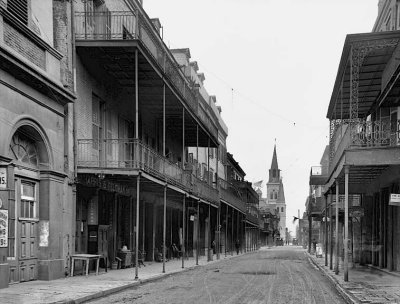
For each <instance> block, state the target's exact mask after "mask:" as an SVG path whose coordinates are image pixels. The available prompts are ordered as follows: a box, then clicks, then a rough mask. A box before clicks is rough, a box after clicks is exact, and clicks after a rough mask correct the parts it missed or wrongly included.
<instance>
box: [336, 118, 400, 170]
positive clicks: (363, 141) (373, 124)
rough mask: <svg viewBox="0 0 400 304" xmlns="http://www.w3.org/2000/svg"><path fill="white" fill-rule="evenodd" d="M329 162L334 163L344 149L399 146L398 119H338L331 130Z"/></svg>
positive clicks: (399, 131) (399, 122) (399, 129)
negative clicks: (353, 120)
mask: <svg viewBox="0 0 400 304" xmlns="http://www.w3.org/2000/svg"><path fill="white" fill-rule="evenodd" d="M330 137H331V141H330V145H329V146H330V147H329V148H330V163H331V164H332V163H336V162H337V160H338V159H339V158H340V155H342V154H343V152H344V150H345V149H353V148H377V147H382V148H385V147H396V146H400V120H396V121H394V122H391V121H389V120H382V121H358V122H351V121H349V120H343V121H339V122H337V123H336V124H335V127H334V128H333V130H332V134H331V136H330Z"/></svg>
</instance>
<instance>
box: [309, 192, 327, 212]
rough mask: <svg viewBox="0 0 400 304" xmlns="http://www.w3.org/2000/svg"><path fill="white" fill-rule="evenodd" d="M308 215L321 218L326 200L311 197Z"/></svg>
mask: <svg viewBox="0 0 400 304" xmlns="http://www.w3.org/2000/svg"><path fill="white" fill-rule="evenodd" d="M306 208H307V213H308V214H310V215H311V216H312V217H320V216H321V215H322V212H323V211H324V210H325V206H324V200H323V199H322V197H314V196H310V197H309V198H308V201H307V206H306Z"/></svg>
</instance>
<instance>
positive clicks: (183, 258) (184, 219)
mask: <svg viewBox="0 0 400 304" xmlns="http://www.w3.org/2000/svg"><path fill="white" fill-rule="evenodd" d="M185 229H186V195H185V194H184V195H183V212H182V247H181V254H182V268H184V267H185V249H186V248H185V236H186V235H185V231H186V230H185Z"/></svg>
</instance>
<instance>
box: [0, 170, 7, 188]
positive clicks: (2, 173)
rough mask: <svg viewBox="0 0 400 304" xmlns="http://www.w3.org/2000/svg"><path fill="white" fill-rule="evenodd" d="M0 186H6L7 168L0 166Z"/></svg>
mask: <svg viewBox="0 0 400 304" xmlns="http://www.w3.org/2000/svg"><path fill="white" fill-rule="evenodd" d="M0 188H2V189H5V188H7V168H4V167H1V168H0Z"/></svg>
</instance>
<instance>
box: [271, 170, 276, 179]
mask: <svg viewBox="0 0 400 304" xmlns="http://www.w3.org/2000/svg"><path fill="white" fill-rule="evenodd" d="M272 177H276V169H274V170H272Z"/></svg>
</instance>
